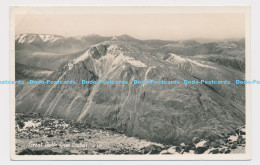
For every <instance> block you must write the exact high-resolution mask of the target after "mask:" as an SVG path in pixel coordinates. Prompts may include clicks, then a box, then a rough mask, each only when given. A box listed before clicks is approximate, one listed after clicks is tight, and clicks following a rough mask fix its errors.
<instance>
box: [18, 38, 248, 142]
mask: <svg viewBox="0 0 260 165" xmlns="http://www.w3.org/2000/svg"><path fill="white" fill-rule="evenodd" d="M15 42H16V66H18V67H16V78H17V79H18V78H23V79H25V80H26V79H28V78H30V76H29V75H28V74H27V73H29V71H30V72H33V70H35V72H39V69H42V70H48V74H47V75H46V74H45V75H44V76H45V79H49V80H53V81H57V80H64V81H67V80H74V81H77V82H78V85H34V86H30V85H24V86H23V87H21V86H19V85H17V87H16V88H17V89H19V90H18V91H17V93H16V112H39V113H42V114H45V115H52V116H57V117H60V118H65V119H71V120H77V121H80V122H84V123H88V124H92V125H98V126H101V127H110V128H114V129H116V130H118V131H120V132H123V133H125V134H127V135H129V136H136V137H140V138H144V139H149V140H153V141H157V142H162V143H172V144H177V143H178V144H179V142H189V141H191V139H192V138H193V137H195V136H196V137H205V136H209V135H214V134H221V133H223V132H230V131H234V130H235V128H238V127H239V126H242V125H244V124H245V87H244V85H235V84H233V82H234V81H235V80H236V79H239V80H243V79H244V78H245V54H244V53H245V42H244V40H238V41H237V40H236V41H221V42H209V43H200V42H197V41H195V40H185V41H163V40H138V39H135V38H133V37H130V36H128V35H122V36H114V37H102V36H98V35H90V36H77V37H62V36H58V35H40V34H27V35H19V36H17V37H16V41H15ZM34 67H37V68H38V69H34ZM44 73H47V72H44ZM30 75H34V78H35V79H37V74H31V73H30ZM26 76H28V77H26ZM41 76H42V75H41ZM41 78H42V77H41ZM81 80H115V81H116V80H118V81H121V80H125V81H128V82H129V85H102V84H96V85H93V84H80V82H81ZM134 80H165V81H171V80H179V81H183V80H190V81H191V80H228V81H231V82H232V84H230V85H224V84H222V85H212V84H199V85H185V84H180V85H135V84H133V81H134Z"/></svg>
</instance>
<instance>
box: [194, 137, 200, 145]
mask: <svg viewBox="0 0 260 165" xmlns="http://www.w3.org/2000/svg"><path fill="white" fill-rule="evenodd" d="M192 142H193V143H195V144H196V143H198V142H200V138H198V137H194V138H193V139H192Z"/></svg>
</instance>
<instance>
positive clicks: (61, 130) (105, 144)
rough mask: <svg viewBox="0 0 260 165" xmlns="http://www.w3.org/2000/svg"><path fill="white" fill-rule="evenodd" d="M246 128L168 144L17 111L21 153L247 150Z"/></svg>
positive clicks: (88, 153)
mask: <svg viewBox="0 0 260 165" xmlns="http://www.w3.org/2000/svg"><path fill="white" fill-rule="evenodd" d="M245 135H246V132H245V128H244V127H241V128H238V129H237V130H235V131H234V132H232V133H229V134H227V133H223V134H221V135H213V136H209V137H206V138H204V139H200V138H199V137H194V138H193V139H192V141H191V142H190V143H189V144H185V143H180V144H179V145H176V146H173V145H166V144H164V145H163V144H160V143H155V142H150V141H146V140H143V139H138V138H134V137H128V136H126V135H124V134H122V133H120V132H116V131H115V130H114V129H112V128H105V129H104V128H103V129H101V128H96V127H93V126H90V125H87V124H86V123H78V122H74V121H69V120H63V119H57V118H54V117H51V116H42V115H40V114H16V154H18V155H99V154H230V153H243V152H244V150H245V145H246V141H245Z"/></svg>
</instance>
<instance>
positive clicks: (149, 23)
mask: <svg viewBox="0 0 260 165" xmlns="http://www.w3.org/2000/svg"><path fill="white" fill-rule="evenodd" d="M15 24H16V34H20V33H44V34H59V35H64V36H76V35H87V34H92V33H95V34H99V35H102V36H116V35H122V34H128V35H130V36H133V37H135V38H138V39H164V40H178V39H191V38H211V39H226V38H242V37H244V36H245V18H244V14H238V13H230V14H223V13H219V14H214V13H211V14H174V13H173V14H171V13H170V14H95V13H94V14H60V13H58V14H19V15H16V17H15Z"/></svg>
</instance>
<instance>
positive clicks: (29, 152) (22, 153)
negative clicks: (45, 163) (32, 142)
mask: <svg viewBox="0 0 260 165" xmlns="http://www.w3.org/2000/svg"><path fill="white" fill-rule="evenodd" d="M18 155H34V152H33V151H32V150H30V149H29V148H27V149H25V150H23V151H22V152H20V153H18Z"/></svg>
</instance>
